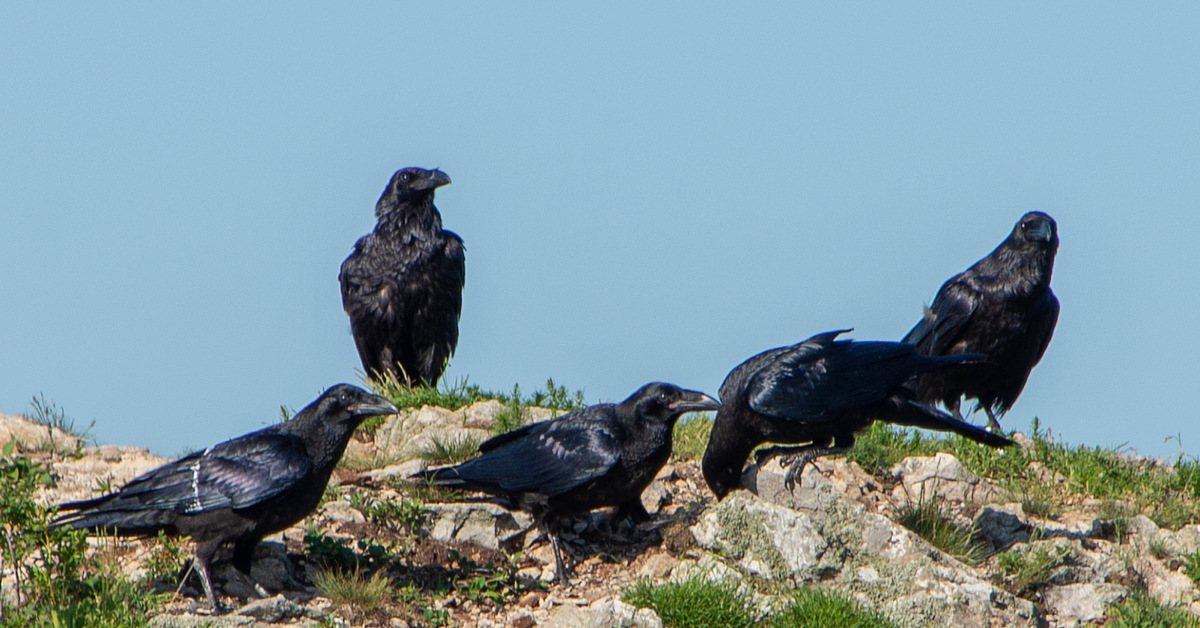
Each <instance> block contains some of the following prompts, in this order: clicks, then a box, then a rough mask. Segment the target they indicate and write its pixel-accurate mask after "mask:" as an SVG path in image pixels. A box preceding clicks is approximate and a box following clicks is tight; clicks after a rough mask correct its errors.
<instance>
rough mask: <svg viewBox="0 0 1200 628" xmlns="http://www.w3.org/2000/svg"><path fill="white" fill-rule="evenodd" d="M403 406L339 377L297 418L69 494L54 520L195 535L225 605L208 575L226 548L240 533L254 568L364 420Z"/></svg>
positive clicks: (138, 532)
mask: <svg viewBox="0 0 1200 628" xmlns="http://www.w3.org/2000/svg"><path fill="white" fill-rule="evenodd" d="M395 412H397V410H396V406H394V405H392V403H391V402H389V401H388V400H386V399H384V398H382V397H376V396H375V395H372V394H369V393H367V392H366V391H364V390H362V389H360V388H356V387H354V386H350V385H349V384H339V385H337V386H334V387H333V388H330V389H329V390H327V391H325V393H324V394H323V395H321V396H320V397H319V398H318V399H317V400H316V401H314V402H312V403H311V404H309V405H308V407H306V408H304V409H303V410H301V411H300V412H298V413H296V416H294V417H292V418H291V420H289V421H286V422H284V423H280V424H278V425H272V426H271V427H268V428H266V429H262V430H258V431H257V432H251V433H249V434H246V435H245V436H241V437H239V438H235V439H233V440H229V441H225V442H223V443H220V444H218V445H213V446H212V447H209V448H208V449H205V450H204V451H200V452H196V453H194V454H192V455H190V456H187V457H185V458H181V459H179V460H176V461H175V462H171V463H168V464H165V465H163V466H161V467H159V468H157V469H154V470H153V471H150V472H148V473H145V474H143V475H141V476H139V477H137V478H135V479H133V480H132V481H130V482H129V483H128V484H126V485H125V486H124V487H123V488H121V490H119V491H117V492H115V493H111V494H108V495H105V496H103V497H98V498H96V499H89V500H87V501H80V502H72V503H67V504H63V505H61V506H59V510H61V511H73V512H68V513H67V514H64V515H62V516H60V517H59V518H58V519H56V520H55V521H54V523H53V527H56V528H57V527H67V528H74V529H77V530H96V531H105V532H108V533H113V534H118V535H122V536H154V535H156V534H158V532H159V531H162V532H165V533H167V534H169V535H186V536H189V537H191V538H192V541H194V542H195V543H196V559H195V565H196V567H197V568H198V569H199V572H200V580H201V582H202V583H203V585H204V593H205V595H207V596H208V601H209V603H210V604H212V607H213V610H218V609H219V608H220V607H219V606H218V605H217V597H216V595H215V594H214V593H213V588H212V580H211V579H210V578H209V563H210V562H211V561H212V558H213V556H214V555H215V554H216V552H217V548H218V547H219V546H220V545H221V544H222V543H225V542H232V543H233V544H234V545H233V566H234V567H237V569H238V570H239V571H241V572H242V573H244V574H246V575H247V576H249V575H250V561H251V558H252V557H253V555H254V547H255V546H256V545H258V542H259V541H261V540H262V539H263V537H265V536H267V535H269V534H274V533H276V532H278V531H280V530H284V529H286V528H289V527H291V526H293V525H295V524H296V523H298V522H299V521H300V520H301V519H304V517H306V516H308V515H309V513H311V512H312V511H313V510H315V509H316V507H317V505H318V504H319V503H320V501H321V496H322V495H324V494H325V485H326V484H328V483H329V476H330V474H331V473H332V472H333V468H334V467H335V466H337V463H338V460H340V459H341V457H342V452H344V451H345V450H346V444H347V443H349V442H350V436H351V434H353V433H354V429H355V428H357V427H358V425H359V423H362V421H363V420H364V419H366V418H367V417H370V416H376V415H381V414H393V413H395Z"/></svg>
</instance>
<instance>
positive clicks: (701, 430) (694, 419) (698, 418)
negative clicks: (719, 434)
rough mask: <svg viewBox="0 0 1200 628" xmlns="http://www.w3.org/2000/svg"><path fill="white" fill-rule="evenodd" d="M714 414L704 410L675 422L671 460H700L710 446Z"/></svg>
mask: <svg viewBox="0 0 1200 628" xmlns="http://www.w3.org/2000/svg"><path fill="white" fill-rule="evenodd" d="M712 426H713V418H712V414H710V413H708V412H702V413H699V414H689V415H686V416H684V418H682V419H680V420H679V422H678V423H676V424H675V436H674V444H673V446H672V447H671V462H679V461H682V460H695V461H697V462H699V461H700V459H701V458H703V457H704V449H705V447H708V435H709V433H710V432H712Z"/></svg>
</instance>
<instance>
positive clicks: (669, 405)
mask: <svg viewBox="0 0 1200 628" xmlns="http://www.w3.org/2000/svg"><path fill="white" fill-rule="evenodd" d="M621 405H623V406H630V405H632V406H633V407H634V409H635V411H636V412H637V414H638V416H641V417H642V418H644V419H648V420H653V421H661V422H664V423H668V424H674V423H675V420H676V419H678V418H679V417H680V416H681V415H683V414H684V413H687V412H699V411H701V410H716V409H717V408H720V407H721V403H720V402H719V401H717V400H716V399H713V398H712V397H709V396H708V395H706V394H704V393H702V392H699V391H695V390H685V389H683V388H680V387H678V386H674V385H672V384H664V383H662V382H654V383H650V384H646V385H645V386H642V387H641V388H639V389H638V391H637V392H635V393H633V395H631V396H630V397H629V398H628V399H626V400H625V401H623V402H621Z"/></svg>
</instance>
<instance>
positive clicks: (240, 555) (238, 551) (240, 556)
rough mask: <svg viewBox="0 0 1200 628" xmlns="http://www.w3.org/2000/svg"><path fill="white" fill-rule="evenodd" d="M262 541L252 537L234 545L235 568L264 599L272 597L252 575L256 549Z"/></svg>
mask: <svg viewBox="0 0 1200 628" xmlns="http://www.w3.org/2000/svg"><path fill="white" fill-rule="evenodd" d="M260 540H261V539H259V538H256V537H252V538H247V539H241V540H239V541H238V542H237V543H234V545H233V566H234V567H235V568H236V569H237V570H238V571H239V572H241V573H242V575H244V576H246V580H248V581H249V582H250V584H251V585H252V586H253V587H254V593H255V594H256V595H258V596H259V597H262V598H268V597H271V595H270V594H269V593H267V590H266V589H264V588H263V587H262V585H261V584H259V583H258V581H257V580H255V579H254V576H252V575H250V565H251V564H252V562H253V559H254V548H255V547H256V546H257V545H258V542H259V541H260Z"/></svg>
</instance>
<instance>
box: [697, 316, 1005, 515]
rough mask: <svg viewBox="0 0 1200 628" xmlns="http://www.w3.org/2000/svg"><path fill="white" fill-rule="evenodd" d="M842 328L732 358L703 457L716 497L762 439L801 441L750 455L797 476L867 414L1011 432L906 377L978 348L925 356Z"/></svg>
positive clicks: (959, 429)
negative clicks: (962, 415)
mask: <svg viewBox="0 0 1200 628" xmlns="http://www.w3.org/2000/svg"><path fill="white" fill-rule="evenodd" d="M847 331H850V330H848V329H844V330H840V331H831V332H826V333H824V334H817V335H816V336H813V337H812V338H809V339H808V340H805V341H804V342H801V343H800V344H796V345H792V346H790V347H779V348H778V349H771V350H769V351H764V352H762V353H760V354H758V355H756V356H754V357H752V358H750V359H749V360H746V361H745V362H742V363H741V364H739V365H738V366H737V367H736V368H734V369H733V371H731V372H730V373H729V375H728V376H726V377H725V382H724V383H722V384H721V409H720V410H719V411H717V419H716V422H715V423H714V424H713V429H712V433H711V434H710V435H709V437H708V448H707V449H706V450H705V451H704V460H703V463H702V464H701V467H702V470H703V471H704V479H705V481H706V482H708V487H709V488H710V489H712V492H713V493H715V494H716V496H717V498H718V499H722V498H724V497H725V495H726V494H728V493H729V491H731V490H733V489H734V488H736V487H737V486H738V484H739V483H740V481H741V476H742V465H743V464H744V463H745V462H746V458H747V457H749V456H750V452H752V451H754V448H755V447H758V446H759V445H761V444H763V443H807V444H806V445H803V446H801V447H772V448H770V449H765V450H762V451H760V452H759V454H758V456H757V460H758V462H759V463H760V464H761V463H762V462H763V461H764V460H766V459H768V458H770V457H773V456H778V455H783V456H784V457H783V458H782V459H781V460H780V464H782V465H784V466H787V465H790V468H789V469H788V472H787V475H786V476H785V483H786V485H787V487H788V489H789V490H790V489H791V488H792V487H793V486H795V482H796V480H797V479H798V478H799V477H800V472H801V471H803V470H804V465H806V464H808V463H809V462H810V461H812V460H813V459H815V458H817V457H819V456H824V455H828V454H834V453H843V452H845V451H846V450H848V449H849V448H850V447H851V446H852V445H854V433H855V432H857V431H859V430H861V429H863V428H865V427H867V426H868V425H870V424H871V423H872V422H874V421H885V422H887V423H895V424H897V425H910V426H914V427H923V428H926V429H931V430H941V431H948V432H955V433H958V434H961V435H962V436H965V437H967V438H969V439H971V440H973V441H977V442H980V443H984V444H986V445H991V446H993V447H1003V446H1007V445H1011V444H1012V441H1010V440H1008V439H1007V438H1004V437H1003V436H1000V435H998V434H992V433H989V432H987V431H985V430H983V429H980V428H978V427H975V426H974V425H971V424H970V423H966V422H963V421H959V420H957V419H955V418H954V417H952V416H950V415H949V414H946V413H944V412H942V411H941V410H938V409H936V408H934V407H933V406H931V405H928V404H925V403H920V402H918V401H916V400H915V399H914V398H913V396H912V391H910V390H908V389H907V388H905V387H904V382H906V381H908V380H909V379H910V378H911V377H912V376H913V375H915V374H917V373H921V372H924V371H930V370H933V369H939V368H943V367H946V366H948V365H951V364H961V363H966V362H972V361H976V360H979V359H982V358H983V356H980V355H970V354H963V355H956V356H947V357H927V356H922V355H918V354H917V352H916V350H915V349H914V348H913V346H912V345H907V344H902V343H898V342H854V341H850V340H835V338H837V336H838V335H840V334H843V333H846V332H847Z"/></svg>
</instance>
